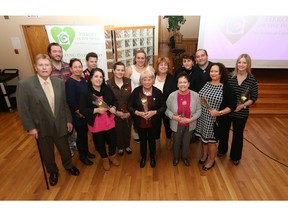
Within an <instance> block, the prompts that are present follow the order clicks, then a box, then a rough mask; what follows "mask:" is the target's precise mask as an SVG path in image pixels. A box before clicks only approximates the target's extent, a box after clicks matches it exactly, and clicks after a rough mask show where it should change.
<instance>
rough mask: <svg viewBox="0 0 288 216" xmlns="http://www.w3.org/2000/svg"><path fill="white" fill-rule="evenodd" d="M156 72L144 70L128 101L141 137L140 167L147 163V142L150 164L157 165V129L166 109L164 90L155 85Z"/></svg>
mask: <svg viewBox="0 0 288 216" xmlns="http://www.w3.org/2000/svg"><path fill="white" fill-rule="evenodd" d="M154 80H155V74H154V72H152V71H149V70H146V71H143V72H142V73H141V75H140V83H141V85H140V86H138V87H137V88H135V89H134V90H133V92H132V94H131V96H130V98H129V101H128V110H129V112H130V114H131V116H132V118H133V121H134V126H135V127H136V129H137V131H138V133H139V138H140V153H141V157H142V158H141V162H140V168H143V167H144V166H145V164H146V158H147V144H148V146H149V151H150V166H151V167H152V168H154V167H155V166H156V160H155V154H156V139H155V138H156V129H158V128H159V125H161V116H162V114H163V113H164V112H165V110H166V104H165V101H164V98H163V95H162V92H161V91H160V90H159V89H158V88H156V87H155V86H153V83H154Z"/></svg>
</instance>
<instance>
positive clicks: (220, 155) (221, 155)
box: [217, 152, 226, 158]
mask: <svg viewBox="0 0 288 216" xmlns="http://www.w3.org/2000/svg"><path fill="white" fill-rule="evenodd" d="M225 155H226V153H224V154H221V153H219V152H218V153H217V157H219V158H221V157H224V156H225Z"/></svg>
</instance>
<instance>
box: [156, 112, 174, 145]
mask: <svg viewBox="0 0 288 216" xmlns="http://www.w3.org/2000/svg"><path fill="white" fill-rule="evenodd" d="M161 118H162V119H163V124H164V128H165V134H166V138H167V139H171V135H172V130H171V128H170V119H169V117H168V116H166V115H165V114H163V115H162V117H161ZM161 127H162V125H161V124H160V127H159V128H157V133H156V140H157V139H160V136H161Z"/></svg>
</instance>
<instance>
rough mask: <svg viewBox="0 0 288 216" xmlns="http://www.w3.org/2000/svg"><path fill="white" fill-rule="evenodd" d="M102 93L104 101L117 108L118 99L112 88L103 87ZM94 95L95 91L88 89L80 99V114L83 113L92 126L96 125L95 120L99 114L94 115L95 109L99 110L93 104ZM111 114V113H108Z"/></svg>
mask: <svg viewBox="0 0 288 216" xmlns="http://www.w3.org/2000/svg"><path fill="white" fill-rule="evenodd" d="M101 92H102V94H103V95H102V96H103V99H104V101H105V102H106V103H107V104H108V105H109V106H110V107H112V106H115V107H117V99H116V97H115V95H114V93H113V91H112V90H111V88H110V87H109V86H107V85H104V86H102V87H101ZM92 94H93V89H91V87H90V88H88V89H87V90H86V91H83V92H82V95H81V97H80V109H79V110H80V113H82V114H83V115H84V116H85V118H86V119H87V123H88V124H89V125H91V126H93V125H94V120H95V117H96V115H97V114H93V111H94V108H98V107H97V106H96V105H94V104H93V103H92ZM107 112H109V111H107Z"/></svg>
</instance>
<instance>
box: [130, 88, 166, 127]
mask: <svg viewBox="0 0 288 216" xmlns="http://www.w3.org/2000/svg"><path fill="white" fill-rule="evenodd" d="M142 88H143V87H142V85H141V86H138V87H137V88H135V89H134V90H133V92H132V94H131V96H130V97H129V101H128V110H129V112H130V114H131V116H132V118H133V120H134V126H135V128H136V129H137V128H139V126H140V119H141V117H140V116H137V115H135V111H136V110H138V111H143V106H142V103H141V97H140V96H141V94H142ZM149 110H157V114H156V115H154V116H152V118H151V121H152V127H153V128H158V127H160V125H161V116H162V115H163V113H164V112H165V111H166V102H165V100H164V97H163V94H162V92H161V91H160V90H159V89H158V88H156V87H155V86H152V102H151V105H150V107H149Z"/></svg>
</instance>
